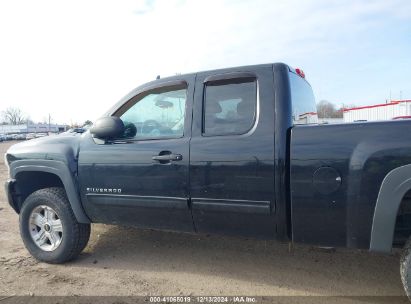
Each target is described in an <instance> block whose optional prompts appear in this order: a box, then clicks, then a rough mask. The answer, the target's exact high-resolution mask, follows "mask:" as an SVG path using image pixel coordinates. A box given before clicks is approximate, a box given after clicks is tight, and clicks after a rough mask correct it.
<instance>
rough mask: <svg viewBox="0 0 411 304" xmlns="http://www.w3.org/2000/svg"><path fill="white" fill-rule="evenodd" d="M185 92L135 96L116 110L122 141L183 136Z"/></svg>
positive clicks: (162, 91) (175, 90)
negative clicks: (121, 129) (123, 127)
mask: <svg viewBox="0 0 411 304" xmlns="http://www.w3.org/2000/svg"><path fill="white" fill-rule="evenodd" d="M186 99H187V88H186V86H184V87H181V86H179V87H175V86H174V87H168V88H161V89H158V90H152V91H149V92H146V93H143V94H142V95H141V94H140V95H137V96H135V97H134V98H132V99H131V100H130V101H129V102H127V103H126V104H125V105H124V108H123V109H120V110H119V111H118V113H117V115H116V116H118V117H119V118H120V119H121V120H122V121H123V123H124V126H125V133H124V137H125V138H134V139H160V138H179V137H182V136H183V135H184V117H185V108H186Z"/></svg>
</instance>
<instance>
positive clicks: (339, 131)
mask: <svg viewBox="0 0 411 304" xmlns="http://www.w3.org/2000/svg"><path fill="white" fill-rule="evenodd" d="M407 130H408V131H407ZM410 131H411V122H410V121H408V120H398V121H387V122H364V123H350V124H336V125H325V124H318V119H317V116H316V104H315V99H314V95H313V92H312V89H311V86H310V85H309V83H308V82H307V81H306V79H305V75H304V73H303V72H302V70H300V69H293V68H291V67H289V66H288V65H286V64H283V63H275V64H266V65H255V66H246V67H237V68H228V69H222V70H213V71H206V72H199V73H193V74H187V75H177V76H173V77H169V78H164V79H157V80H155V81H152V82H150V83H147V84H144V85H142V86H140V87H138V88H136V89H135V90H133V91H132V92H130V93H129V94H128V95H127V96H125V97H124V98H123V99H122V100H120V101H119V102H118V103H117V104H116V105H115V106H113V107H112V108H111V109H110V110H109V111H108V112H107V113H106V114H105V115H104V116H103V117H102V118H100V119H99V120H97V122H96V123H95V124H94V126H93V127H92V128H91V129H90V130H88V131H87V132H85V133H83V134H76V135H60V136H54V137H45V138H39V139H34V140H31V141H27V142H24V143H19V144H16V145H13V146H12V147H11V148H10V149H9V150H8V151H7V152H6V154H5V162H6V164H7V166H8V168H9V175H10V178H9V180H8V181H7V182H6V193H7V197H8V201H9V203H10V205H11V207H12V208H13V209H14V210H15V211H16V212H17V213H18V214H19V218H20V233H21V237H22V239H23V241H24V244H25V246H26V247H27V249H28V251H29V252H30V253H31V254H32V255H33V256H34V257H35V258H37V259H38V260H40V261H44V262H48V263H63V262H65V261H68V260H70V259H73V258H75V257H76V256H77V255H78V254H79V253H80V252H81V251H82V250H83V249H84V247H85V246H86V245H87V242H88V239H89V236H90V224H91V223H107V224H120V225H131V226H137V227H142V228H153V229H164V230H174V231H184V232H193V233H216V234H217V233H219V234H227V235H237V236H247V237H257V238H266V239H277V240H280V241H288V242H299V243H305V244H311V245H315V246H322V247H348V248H360V249H366V250H369V251H372V252H382V253H390V252H391V250H392V248H393V247H403V248H404V251H403V252H404V253H403V256H402V259H401V265H400V269H401V271H400V272H401V277H402V281H403V284H404V287H405V291H406V293H407V295H410V292H411V253H410V252H411V251H410V248H411V246H410V242H408V241H407V240H408V237H409V236H410V234H411V132H410Z"/></svg>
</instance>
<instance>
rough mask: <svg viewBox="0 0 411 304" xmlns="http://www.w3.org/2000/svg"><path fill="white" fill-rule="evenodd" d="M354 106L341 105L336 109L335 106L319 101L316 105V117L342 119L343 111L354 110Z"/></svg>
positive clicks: (325, 101)
mask: <svg viewBox="0 0 411 304" xmlns="http://www.w3.org/2000/svg"><path fill="white" fill-rule="evenodd" d="M354 107H355V105H352V104H350V105H344V104H343V105H341V106H340V107H337V106H336V105H335V104H333V103H331V102H329V101H327V100H321V101H320V102H319V103H317V115H318V118H343V115H344V109H347V108H354Z"/></svg>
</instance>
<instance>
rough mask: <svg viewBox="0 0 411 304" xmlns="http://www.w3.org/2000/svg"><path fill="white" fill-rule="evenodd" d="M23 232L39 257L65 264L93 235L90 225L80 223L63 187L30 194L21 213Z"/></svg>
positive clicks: (21, 228) (24, 238)
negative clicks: (91, 234)
mask: <svg viewBox="0 0 411 304" xmlns="http://www.w3.org/2000/svg"><path fill="white" fill-rule="evenodd" d="M20 234H21V237H22V239H23V242H24V245H25V246H26V248H27V250H28V251H29V252H30V254H31V255H32V256H33V257H35V258H36V259H37V260H40V261H43V262H47V263H53V264H57V263H64V262H66V261H69V260H72V259H74V258H75V257H77V256H78V255H79V254H80V252H81V251H82V250H83V249H84V248H85V247H86V245H87V242H88V240H89V237H90V224H81V223H79V222H77V220H76V218H75V216H74V213H73V210H72V209H71V206H70V203H69V201H68V199H67V196H66V193H65V191H64V189H62V188H46V189H40V190H37V191H35V192H33V193H32V194H30V195H29V196H28V197H27V199H26V200H25V201H24V203H23V206H22V208H21V212H20Z"/></svg>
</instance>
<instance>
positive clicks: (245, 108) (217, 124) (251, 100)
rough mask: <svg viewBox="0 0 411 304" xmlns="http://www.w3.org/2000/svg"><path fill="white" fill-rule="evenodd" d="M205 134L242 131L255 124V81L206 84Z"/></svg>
mask: <svg viewBox="0 0 411 304" xmlns="http://www.w3.org/2000/svg"><path fill="white" fill-rule="evenodd" d="M204 97H205V98H204V99H205V101H204V126H203V133H204V134H205V135H228V134H243V133H246V132H248V131H249V130H250V129H251V127H252V126H253V124H254V120H255V112H256V105H257V82H256V81H255V80H253V81H251V82H250V81H248V82H239V81H238V80H237V81H235V83H228V84H227V83H225V84H207V85H206V86H205V95H204Z"/></svg>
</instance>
